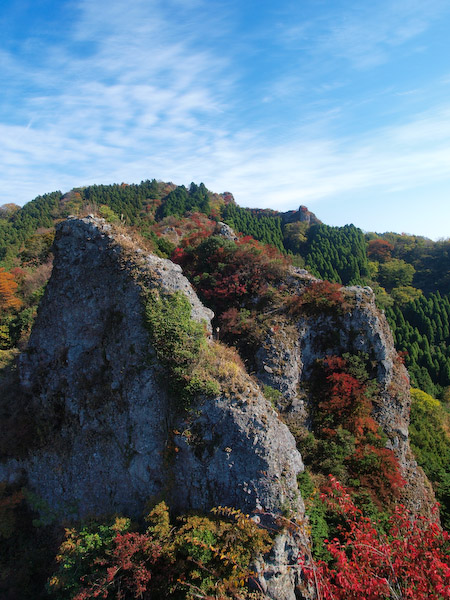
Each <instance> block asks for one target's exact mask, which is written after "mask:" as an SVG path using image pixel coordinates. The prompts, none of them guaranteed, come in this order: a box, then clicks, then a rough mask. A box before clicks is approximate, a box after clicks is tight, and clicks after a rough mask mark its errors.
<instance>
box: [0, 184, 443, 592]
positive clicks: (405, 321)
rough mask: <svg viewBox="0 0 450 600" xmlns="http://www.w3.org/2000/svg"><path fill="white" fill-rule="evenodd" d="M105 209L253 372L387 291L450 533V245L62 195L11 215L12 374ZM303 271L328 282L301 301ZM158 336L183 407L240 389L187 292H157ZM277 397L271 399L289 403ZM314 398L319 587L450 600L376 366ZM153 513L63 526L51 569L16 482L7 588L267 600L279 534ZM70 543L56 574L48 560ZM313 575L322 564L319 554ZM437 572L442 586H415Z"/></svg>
mask: <svg viewBox="0 0 450 600" xmlns="http://www.w3.org/2000/svg"><path fill="white" fill-rule="evenodd" d="M304 208H305V207H301V209H304ZM90 212H96V213H98V214H100V215H102V216H103V217H104V218H106V219H107V220H108V221H110V222H111V223H120V224H121V227H124V228H125V229H126V231H129V232H131V233H133V232H135V233H136V232H137V233H139V235H140V236H142V238H143V239H144V240H145V241H146V244H147V247H148V248H149V249H151V250H152V251H153V252H154V253H155V254H157V255H158V256H161V257H170V258H171V259H172V260H173V261H174V262H176V263H178V264H180V265H181V266H182V267H183V272H184V273H185V275H186V276H187V277H188V278H189V280H190V281H191V283H192V284H193V286H195V289H196V291H197V293H198V294H199V296H200V298H201V300H202V301H203V302H204V303H205V304H206V305H207V306H209V307H211V308H212V309H213V310H214V311H215V313H216V316H215V321H214V322H213V327H214V331H215V334H216V336H218V337H220V339H221V340H223V341H225V342H227V343H228V344H230V345H233V346H235V347H236V348H237V349H238V350H239V352H240V353H241V356H242V358H243V360H244V361H245V362H246V364H247V366H248V367H249V369H250V370H252V369H253V367H254V358H255V352H256V350H257V348H258V347H259V346H260V345H261V344H262V343H264V340H265V339H266V335H267V333H268V331H269V330H272V331H276V330H277V327H278V326H279V325H278V323H279V322H281V321H283V322H284V321H285V320H286V319H289V318H292V317H295V318H297V317H300V316H302V317H306V318H307V317H317V316H318V315H323V316H325V317H327V316H328V317H333V316H336V315H343V314H345V313H346V312H348V310H349V309H350V308H351V305H350V304H349V298H348V297H347V296H345V294H344V293H343V291H342V288H341V285H342V284H344V285H370V286H371V287H372V288H373V289H374V291H375V294H376V297H377V301H378V304H379V306H380V307H381V308H383V309H384V310H385V313H386V317H387V318H388V320H389V323H390V325H391V328H392V332H393V335H394V339H395V343H396V347H397V349H398V350H400V351H402V352H403V356H404V360H405V363H406V366H407V367H408V370H409V373H410V377H411V383H412V384H413V385H414V386H415V387H417V388H419V389H417V390H415V391H413V393H412V407H411V429H410V435H411V444H412V448H413V451H414V454H415V456H416V459H417V461H418V463H419V464H420V465H421V466H422V467H423V469H424V470H425V472H426V473H427V475H428V477H429V479H430V481H431V482H432V484H433V487H434V490H435V492H436V495H437V498H438V500H439V501H440V502H441V504H442V507H441V519H442V523H443V525H444V526H445V527H446V528H449V527H450V467H449V465H450V437H449V430H450V427H449V421H448V402H449V397H450V366H449V365H450V329H449V323H450V279H449V276H448V255H447V252H448V250H449V249H450V242H449V241H445V242H444V241H443V242H437V243H433V242H431V241H430V240H426V239H424V238H420V237H417V236H406V235H397V234H384V235H382V236H381V235H377V234H366V235H364V234H363V233H362V232H361V231H360V230H359V229H357V228H356V227H354V226H353V225H348V226H345V227H340V228H339V227H329V226H327V225H324V224H322V223H320V222H319V221H318V220H317V219H316V218H315V216H314V215H312V214H311V213H309V212H308V211H305V210H299V211H291V212H290V213H285V214H282V213H278V212H276V211H269V210H261V211H259V210H254V209H243V208H240V207H238V206H237V205H236V204H235V203H234V200H233V198H232V196H231V194H229V193H225V194H213V193H211V192H210V191H208V190H207V189H206V187H205V186H204V185H203V184H200V185H196V184H191V186H190V187H189V188H185V187H184V186H175V185H173V184H166V183H162V182H158V181H156V180H152V181H145V182H142V183H141V184H139V185H125V184H121V185H113V186H89V187H86V188H79V189H76V190H72V191H71V192H69V193H68V194H65V195H63V194H61V193H60V192H54V193H52V194H47V195H45V196H42V197H38V198H36V199H35V200H34V201H32V202H31V203H29V204H27V205H26V206H25V207H24V208H22V209H18V208H17V207H14V206H12V207H11V206H5V207H1V208H0V261H1V262H0V369H1V368H2V367H3V374H4V373H5V372H6V371H5V368H6V367H5V365H8V364H9V365H11V363H12V360H13V358H14V355H15V354H16V353H17V352H18V350H20V349H22V348H24V347H25V345H26V340H27V336H28V334H29V332H30V329H31V326H32V323H33V319H34V317H35V314H36V310H37V307H38V305H39V302H40V299H41V297H42V294H43V290H44V288H45V284H46V281H47V279H48V277H49V275H50V272H51V268H52V255H51V244H52V240H53V227H54V224H55V223H56V222H57V221H58V220H60V219H63V218H65V217H66V216H67V215H69V214H81V215H83V214H86V213H90ZM307 213H308V214H307ZM218 221H225V222H226V223H227V224H228V225H230V226H231V227H232V228H233V229H234V231H235V233H236V236H235V237H234V238H232V237H230V238H226V237H224V236H223V235H220V233H219V228H218V225H217V223H218ZM291 265H295V266H296V267H303V266H305V267H306V268H307V269H308V270H309V271H310V272H311V273H312V274H313V275H315V276H317V277H320V278H321V279H323V280H325V281H317V280H314V279H312V280H308V281H306V282H303V284H302V286H301V289H297V290H296V291H295V293H293V289H292V288H289V286H288V285H287V284H286V280H287V278H288V277H289V276H290V274H291V273H292V270H291ZM277 320H278V321H277ZM145 322H146V326H147V328H148V331H149V334H150V337H151V339H152V342H153V345H154V348H155V351H156V353H157V356H158V359H159V360H160V362H161V363H162V364H163V365H164V366H165V367H166V368H167V369H168V371H169V373H170V382H171V386H172V391H173V392H174V394H175V395H176V396H177V398H179V400H180V403H179V407H180V408H182V409H186V408H188V407H189V404H190V402H191V401H192V399H193V398H194V397H195V396H197V395H198V394H200V395H205V396H208V395H217V394H218V393H219V392H221V391H224V390H225V389H226V387H227V385H229V382H230V381H232V380H233V377H234V376H233V373H234V372H235V371H236V368H237V367H236V364H238V363H239V361H240V359H239V358H238V357H237V355H236V353H235V351H234V350H229V349H227V350H225V349H224V347H220V348H219V346H218V345H217V344H215V343H214V342H210V343H207V341H206V334H205V330H204V327H203V326H202V325H201V324H199V323H196V322H194V321H192V320H191V319H190V304H189V302H188V301H187V300H186V298H185V296H183V295H182V294H181V293H175V294H173V295H160V294H158V293H156V292H155V291H149V292H148V294H147V295H146V296H145ZM227 353H228V354H227ZM1 377H2V374H1V373H0V382H1V381H2V380H1ZM239 391H240V392H242V389H240V390H239ZM277 392H278V390H274V389H273V388H270V386H266V389H265V393H266V395H267V396H268V397H270V398H271V399H272V400H273V401H274V403H275V404H276V402H277V399H278V397H277V396H276V393H277ZM278 393H279V392H278ZM308 393H309V394H310V395H311V397H313V398H315V400H316V402H315V407H314V409H313V410H312V411H311V414H310V425H309V431H306V430H301V431H300V433H299V432H297V434H298V435H297V440H298V443H299V446H300V447H301V450H302V454H303V457H304V460H305V463H306V465H307V467H308V471H307V472H306V473H305V474H304V475H302V476H301V478H300V479H301V488H302V494H303V496H304V497H305V499H307V504H308V508H309V518H310V526H311V535H312V537H313V557H311V556H309V557H307V558H308V560H309V561H311V560H313V561H314V560H319V561H320V560H322V561H324V562H318V563H315V562H309V563H308V562H307V561H306V562H305V573H309V574H310V575H311V577H312V578H313V579H311V581H312V582H313V585H314V586H316V588H317V590H318V593H319V594H321V596H319V597H322V598H339V599H342V600H344V599H345V600H347V599H348V600H350V599H352V598H356V597H358V598H359V597H362V596H361V594H366V596H365V597H367V598H370V600H372V598H373V599H375V598H405V599H406V598H408V597H413V598H416V599H417V600H422V599H425V598H436V600H438V599H439V600H441V599H446V598H450V568H449V566H448V553H449V541H448V537H447V535H446V534H445V533H443V532H442V530H441V529H440V528H439V526H438V525H437V524H435V523H433V522H432V521H429V520H428V521H427V520H425V519H419V520H417V519H415V518H413V517H412V516H411V515H410V514H409V513H407V511H406V510H405V509H403V508H402V507H401V506H399V505H398V498H399V494H400V491H401V488H402V485H403V480H402V477H401V475H400V470H399V464H398V462H397V460H396V458H395V456H394V453H393V452H392V450H389V449H387V448H386V436H385V435H384V433H383V432H382V430H381V429H380V427H379V425H378V424H377V423H376V421H375V420H374V418H373V413H374V406H375V404H376V401H377V394H378V393H379V390H378V388H377V383H376V376H375V365H374V364H373V362H372V361H371V357H369V356H368V355H364V354H361V353H360V354H350V353H344V354H343V355H339V356H337V355H328V356H327V357H326V358H325V359H323V360H320V361H317V363H316V365H315V370H314V375H313V377H312V379H311V382H310V389H309V390H308ZM430 394H431V395H430ZM10 397H11V394H9V395H8V398H10ZM435 398H438V399H435ZM2 408H3V407H2ZM329 474H332V475H333V476H336V477H337V478H339V479H340V480H341V481H342V483H343V484H344V485H345V486H346V489H345V490H344V488H342V487H339V484H337V483H333V484H332V485H331V488H330V487H329V485H328V484H327V476H328V475H329ZM319 489H320V490H321V492H322V494H324V495H323V496H322V497H321V496H320V494H319ZM155 511H156V512H155ZM151 514H152V515H153V517H151V518H150V521H149V523H150V525H148V526H145V525H144V524H143V523H142V522H138V523H133V524H132V523H131V522H130V521H129V520H127V519H125V518H118V519H116V520H115V521H110V522H102V523H98V522H97V523H86V524H84V525H83V524H80V525H79V526H78V525H77V527H75V528H70V529H68V530H67V531H66V534H65V539H64V540H63V541H62V540H61V539H60V538H58V535H59V536H60V532H59V533H58V532H57V530H56V529H55V528H53V529H52V528H50V529H46V530H45V531H47V533H48V536H47V542H46V544H44V545H43V547H44V550H43V554H42V555H41V554H40V553H39V552H37V551H36V549H35V548H34V545H35V544H36V541H37V540H41V538H43V537H45V536H46V535H47V534H43V530H42V528H36V527H34V526H33V525H32V518H33V517H34V516H35V515H33V514H32V509H31V508H30V501H29V500H28V501H27V500H26V496H25V495H24V493H23V492H22V491H20V490H19V489H15V488H9V487H8V486H6V485H2V488H1V490H0V537H2V540H3V545H2V550H1V552H2V554H1V556H0V560H1V564H2V567H3V573H4V574H5V575H3V580H2V581H0V590H2V592H3V591H4V594H5V598H8V599H9V598H10V599H11V600H12V599H13V598H14V597H15V596H14V594H16V595H17V593H20V594H22V596H21V597H23V598H27V597H30V598H31V597H34V598H39V597H42V598H45V597H47V596H46V594H49V593H51V594H53V595H54V596H55V597H58V598H74V599H76V600H82V599H83V598H91V597H103V598H113V597H114V598H116V597H117V598H120V597H122V598H139V597H142V598H149V597H152V598H153V597H155V598H157V597H173V598H194V597H200V598H214V597H216V598H224V599H225V598H245V597H249V598H250V597H255V598H256V597H257V595H256V592H255V595H254V596H252V595H251V593H250V592H248V591H244V588H243V584H244V583H248V581H249V580H251V579H252V577H253V575H252V569H251V566H250V562H251V559H252V558H254V557H255V555H256V554H258V553H260V552H262V551H264V550H265V549H267V547H268V543H269V536H268V534H267V532H266V531H265V530H264V529H260V528H257V527H256V526H255V525H254V523H253V521H251V520H249V519H247V518H245V516H244V515H241V514H240V513H235V515H234V516H233V515H231V514H224V515H222V516H220V515H219V516H214V517H211V516H208V517H203V516H202V517H201V516H187V517H185V518H184V520H183V521H180V522H178V524H174V523H172V525H169V515H168V513H167V510H166V509H165V508H164V506H163V505H159V506H158V507H156V508H154V509H153V513H151ZM155 515H157V519H159V520H158V522H154V519H155V518H156V517H155ZM152 519H153V521H152ZM292 526H293V527H294V528H295V526H296V525H295V524H294V525H292ZM297 526H298V524H297ZM302 526H303V525H302ZM40 527H42V525H41V526H40ZM27 529H28V532H27ZM30 531H32V533H30ZM334 536H335V537H336V539H331V540H330V538H332V537H334ZM327 538H328V539H329V540H330V541H329V542H324V540H325V539H327ZM233 544H234V546H235V549H234V550H233V549H232V545H233ZM364 545H365V546H366V550H363V547H364ZM57 546H60V550H59V553H58V555H57V565H56V566H54V570H53V575H52V574H51V573H50V570H49V562H48V561H49V557H50V556H55V554H56V549H57ZM236 547H237V548H238V549H239V551H238V553H237V554H236V553H235V552H236ZM368 547H369V548H370V551H368V550H367V548H368ZM414 548H416V549H417V552H416V551H415V550H414ZM18 550H20V552H19V553H18ZM20 553H22V555H23V556H24V557H25V558H24V559H19V558H18V554H20ZM52 553H53V554H52ZM424 556H425V557H426V558H423V557H424ZM421 557H422V558H421ZM299 560H300V561H301V560H304V558H303V557H302V555H301V552H299ZM14 561H17V564H18V565H19V569H18V573H19V575H20V577H21V578H22V584H20V583H19V580H18V576H17V577H16V575H15V574H14V569H13V562H14ZM402 561H403V562H402ZM26 563H27V564H28V563H29V564H28V566H27V564H26ZM406 563H408V564H407V565H406ZM30 564H32V565H33V566H32V567H30V566H29V565H30ZM314 565H315V566H314ZM389 569H390V571H389ZM388 571H389V573H388ZM421 571H423V572H425V573H426V576H424V577H423V578H421V577H419V578H417V577H416V578H415V574H417V573H420V572H421ZM46 579H48V583H47V592H43V591H42V589H43V582H44V580H46ZM362 581H364V582H366V584H365V587H364V589H363V587H362V585H363V584H362ZM167 582H169V584H170V590H169V591H168V589H167V587H165V586H167ZM367 582H368V583H367ZM427 582H428V583H427ZM21 585H22V587H21ZM2 586H3V587H2ZM427 586H428V587H427ZM17 590H19V592H17ZM8 594H9V595H8ZM164 594H165V595H164ZM168 594H171V595H168ZM358 594H359V595H358Z"/></svg>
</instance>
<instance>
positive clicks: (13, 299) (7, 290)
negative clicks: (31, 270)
mask: <svg viewBox="0 0 450 600" xmlns="http://www.w3.org/2000/svg"><path fill="white" fill-rule="evenodd" d="M17 288H18V285H17V283H16V281H15V279H14V275H12V274H11V273H8V271H5V270H4V269H2V268H0V309H3V310H9V309H17V308H20V306H21V305H22V301H21V300H20V298H18V297H17V296H16V292H17Z"/></svg>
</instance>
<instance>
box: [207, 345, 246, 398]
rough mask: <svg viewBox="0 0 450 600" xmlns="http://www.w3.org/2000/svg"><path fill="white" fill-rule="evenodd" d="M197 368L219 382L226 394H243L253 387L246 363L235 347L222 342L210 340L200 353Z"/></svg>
mask: <svg viewBox="0 0 450 600" xmlns="http://www.w3.org/2000/svg"><path fill="white" fill-rule="evenodd" d="M197 368H198V369H199V371H200V372H203V373H205V375H206V376H207V377H208V378H212V379H214V380H215V381H217V382H218V384H219V386H220V390H221V392H222V393H223V394H225V395H227V396H228V395H236V396H242V395H243V394H247V395H248V393H249V389H250V390H251V389H252V388H253V385H252V381H251V379H250V378H249V376H248V375H247V372H246V370H245V367H244V363H243V362H242V360H241V357H240V356H239V354H238V353H237V351H236V350H235V349H234V348H230V347H229V346H225V345H224V344H222V343H221V342H215V341H214V342H210V343H209V344H207V345H206V346H205V348H204V349H203V350H202V352H201V353H200V357H199V362H198V366H197Z"/></svg>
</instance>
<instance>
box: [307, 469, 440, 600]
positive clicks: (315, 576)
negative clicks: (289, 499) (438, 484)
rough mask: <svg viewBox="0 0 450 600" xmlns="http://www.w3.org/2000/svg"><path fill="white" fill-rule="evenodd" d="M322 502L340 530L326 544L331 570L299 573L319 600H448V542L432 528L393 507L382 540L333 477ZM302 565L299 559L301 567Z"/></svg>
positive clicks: (320, 567)
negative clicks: (339, 522)
mask: <svg viewBox="0 0 450 600" xmlns="http://www.w3.org/2000/svg"><path fill="white" fill-rule="evenodd" d="M321 498H322V501H323V502H324V503H325V504H326V505H327V506H328V508H330V509H331V510H333V511H335V512H336V513H337V514H339V515H340V516H341V518H342V519H343V524H342V525H341V526H340V528H339V534H338V535H339V539H338V538H335V539H333V540H331V541H326V542H325V543H326V545H327V548H328V550H329V552H330V554H331V556H332V557H333V559H334V563H333V566H331V567H330V566H328V565H327V564H326V563H325V562H323V561H319V562H318V563H315V564H314V563H308V564H306V565H304V567H303V568H304V573H305V575H306V578H307V579H308V580H309V581H310V582H311V583H312V584H314V585H315V586H316V591H317V598H318V600H388V599H392V600H407V599H410V600H449V599H450V555H449V552H450V536H449V534H448V533H447V532H446V531H443V530H442V528H441V527H440V526H439V525H438V524H437V523H436V522H433V521H432V520H430V519H427V518H425V517H415V516H413V515H412V514H411V513H410V512H409V511H408V510H407V509H406V508H405V507H404V506H402V505H397V506H396V508H395V512H394V514H393V516H392V517H391V518H390V520H389V530H388V532H387V533H386V534H381V533H379V532H378V530H377V528H376V525H375V524H374V523H373V521H372V520H371V519H369V518H368V517H365V516H363V514H362V512H361V511H360V510H359V509H358V508H357V507H356V506H355V504H354V502H353V500H352V498H351V496H350V494H349V493H348V492H347V490H346V489H345V488H343V487H342V485H341V484H340V483H339V482H338V481H337V480H336V479H334V478H333V477H330V487H329V489H328V490H327V491H326V493H324V494H322V496H321ZM304 560H305V557H303V556H302V555H299V562H300V564H303V563H304Z"/></svg>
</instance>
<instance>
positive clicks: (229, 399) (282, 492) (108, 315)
mask: <svg viewBox="0 0 450 600" xmlns="http://www.w3.org/2000/svg"><path fill="white" fill-rule="evenodd" d="M54 253H55V261H54V268H53V273H52V276H51V279H50V281H49V283H48V285H47V288H46V292H45V296H44V298H43V301H42V303H41V306H40V309H39V313H38V317H37V319H36V323H35V325H34V328H33V331H32V334H31V337H30V340H29V345H28V349H27V351H26V352H25V353H24V354H23V355H22V356H21V358H20V377H21V384H22V386H23V388H25V389H26V391H27V392H28V393H29V394H30V396H31V397H32V404H33V411H34V414H35V419H36V422H37V423H38V426H37V429H38V436H39V439H38V440H37V443H36V445H35V447H34V448H33V449H31V450H30V451H29V454H28V456H27V457H26V458H22V459H20V460H19V459H10V460H8V461H6V462H5V463H4V464H3V465H2V466H1V467H0V480H8V481H13V480H14V479H16V480H17V479H18V478H19V477H23V476H25V481H24V483H25V484H26V485H27V486H28V487H29V488H30V489H31V490H32V491H33V492H34V493H36V494H37V495H38V496H39V497H40V498H42V500H43V501H44V502H45V503H47V505H48V506H49V507H50V509H51V511H52V512H53V514H54V515H56V516H57V518H59V519H62V518H67V517H69V518H70V517H72V518H76V519H78V518H84V517H88V516H103V515H107V514H111V513H114V512H117V511H122V512H125V513H127V514H129V515H131V516H133V515H140V514H142V511H143V510H144V508H145V505H146V503H147V502H148V501H149V500H150V501H157V500H159V499H161V498H164V499H165V500H166V501H167V502H168V503H169V505H170V506H171V507H172V508H173V509H175V510H177V511H180V512H181V511H183V512H185V511H187V510H189V509H201V510H209V509H210V508H212V507H213V506H217V505H222V506H232V507H236V508H240V509H242V510H244V511H245V512H247V513H248V512H253V511H255V510H258V511H264V512H267V513H274V514H279V513H280V512H281V511H282V510H285V509H287V508H289V510H291V511H293V514H297V515H299V516H302V515H303V512H304V508H303V502H302V499H301V497H300V495H299V492H298V488H297V481H296V475H297V473H298V472H299V471H301V470H303V464H302V460H301V456H300V454H299V452H298V451H297V449H296V447H295V440H294V438H293V437H292V435H291V433H290V432H289V430H288V428H287V427H286V426H285V425H284V424H283V423H282V422H281V421H280V420H279V419H278V418H277V415H276V413H275V411H274V410H273V408H272V407H271V405H270V403H269V402H268V401H267V400H266V399H265V398H264V396H263V395H262V394H261V392H260V390H259V388H258V387H257V385H256V384H255V383H254V381H253V380H252V379H251V378H250V377H249V376H248V375H247V374H246V373H245V372H244V371H243V370H242V368H241V367H240V366H239V365H235V369H236V372H237V376H238V377H239V378H240V385H241V388H242V390H243V391H242V393H240V394H239V393H234V392H233V391H230V392H227V391H225V393H221V394H219V395H218V396H217V397H214V398H205V397H201V398H199V399H198V401H197V402H196V403H195V404H194V405H193V406H192V407H191V409H190V410H189V411H184V410H179V409H177V404H176V402H174V398H172V397H171V391H170V387H169V386H168V385H167V371H166V370H165V368H164V367H163V365H162V364H161V363H160V361H159V360H158V358H157V356H156V352H155V350H154V348H153V347H152V344H151V340H150V339H149V333H148V331H147V329H146V328H145V327H144V319H143V290H144V289H149V288H154V289H156V290H158V293H159V294H162V295H164V294H172V293H174V292H181V293H183V294H184V295H185V296H186V297H187V298H188V299H189V302H190V304H191V307H192V310H191V316H192V318H193V319H195V320H197V321H203V322H205V325H206V327H207V329H209V330H210V327H211V326H210V320H211V317H212V312H211V311H210V310H208V309H206V308H205V307H203V306H202V304H201V303H200V302H199V300H198V298H197V296H196V294H195V292H194V290H193V289H192V287H191V285H190V284H189V282H188V280H187V279H186V278H185V277H184V276H183V275H182V273H181V268H180V267H179V266H177V265H174V264H173V263H172V262H171V261H168V260H164V259H160V258H157V257H155V256H152V255H147V254H146V253H144V252H142V250H140V249H139V248H137V247H135V245H134V244H133V242H132V241H131V240H130V238H128V237H127V236H124V235H123V234H120V233H118V232H117V231H114V230H113V229H112V228H111V226H110V225H108V224H106V223H105V221H103V220H102V219H96V218H93V217H88V218H85V219H80V220H79V219H73V218H72V219H68V220H67V221H65V222H62V223H61V224H59V225H58V226H57V232H56V238H55V244H54ZM222 392H224V391H223V390H222ZM280 543H282V545H283V547H285V548H286V551H285V562H286V561H290V562H291V563H292V562H293V564H294V565H295V551H294V550H293V548H294V542H293V540H292V538H291V537H290V536H289V535H287V536H284V537H283V540H282V542H280ZM277 557H278V558H277ZM277 557H275V558H274V559H273V560H271V559H270V558H269V559H268V561H267V564H266V567H265V572H263V573H262V574H261V577H260V580H261V585H262V587H263V588H264V589H265V590H266V591H267V593H268V594H269V596H270V597H273V598H279V599H280V600H282V599H290V600H293V599H294V578H295V577H294V570H293V569H292V566H293V565H292V564H291V565H290V567H289V568H288V565H287V564H284V565H283V564H280V563H279V553H278V554H277ZM262 570H263V571H264V569H262ZM267 573H269V575H267ZM266 575H267V576H266ZM266 579H268V581H266Z"/></svg>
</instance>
